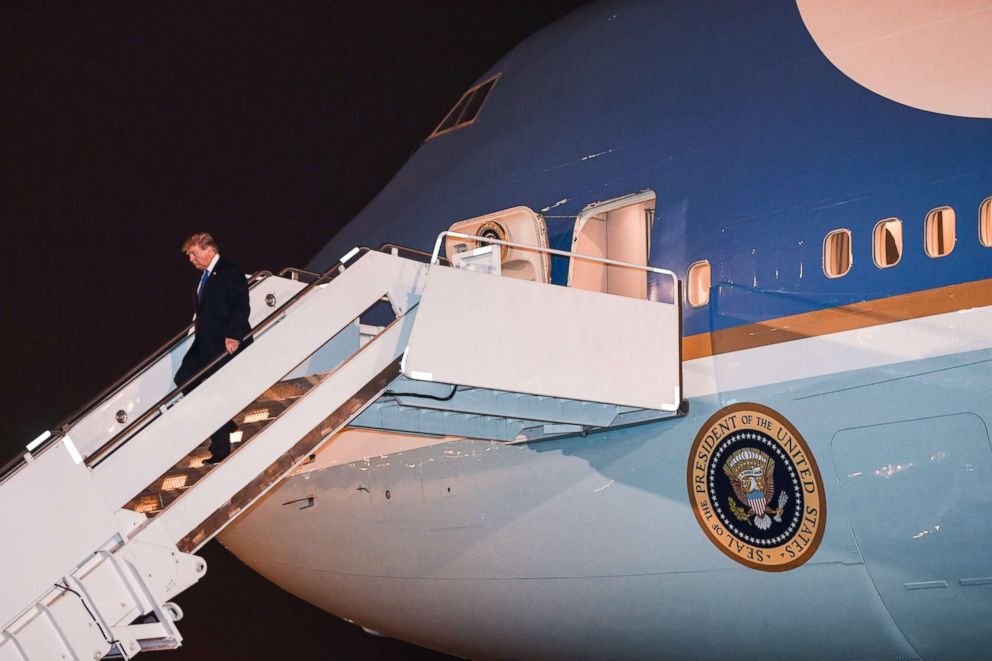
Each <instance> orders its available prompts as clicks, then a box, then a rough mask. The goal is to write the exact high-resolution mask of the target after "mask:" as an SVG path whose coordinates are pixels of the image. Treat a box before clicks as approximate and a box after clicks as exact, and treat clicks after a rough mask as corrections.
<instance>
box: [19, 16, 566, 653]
mask: <svg viewBox="0 0 992 661" xmlns="http://www.w3.org/2000/svg"><path fill="white" fill-rule="evenodd" d="M579 4H582V3H581V2H578V1H577V0H570V1H569V0H554V1H544V2H534V3H524V2H505V3H482V2H456V1H453V0H445V1H441V2H363V3H360V4H359V3H345V2H342V3H330V2H327V3H318V4H310V3H290V4H288V5H287V6H280V5H278V4H268V3H237V4H235V3H230V4H217V3H210V4H206V5H201V4H199V3H196V4H193V3H190V4H184V3H180V4H175V3H158V4H152V3H123V2H121V3H114V4H105V3H94V4H73V5H70V4H62V3H50V4H45V5H41V4H33V3H32V4H23V5H19V6H11V5H7V6H6V7H5V9H4V11H3V12H2V14H0V57H2V63H3V64H0V71H2V74H0V80H2V81H3V90H4V92H3V100H2V102H0V149H2V152H0V153H2V156H0V177H2V179H0V181H2V186H0V190H2V193H0V199H2V207H0V214H2V220H3V228H4V235H5V240H4V245H3V256H4V259H3V273H4V277H5V280H6V283H5V285H4V286H3V287H2V299H0V310H2V315H3V316H2V332H3V337H2V345H0V361H2V362H0V374H2V379H3V384H4V390H3V398H2V407H3V410H2V413H3V420H4V422H5V425H4V427H5V428H4V431H3V434H2V436H0V438H2V445H0V450H2V453H3V454H2V458H0V461H3V462H5V461H6V460H7V459H10V458H11V457H13V456H14V455H15V454H16V453H17V452H18V450H19V449H20V448H23V446H24V445H26V444H27V443H28V442H29V441H30V440H31V439H33V438H34V437H35V436H37V435H38V434H39V433H40V432H42V431H44V430H45V429H48V428H52V427H54V426H55V425H57V424H58V423H59V422H60V421H61V420H62V419H63V418H65V417H66V416H68V415H69V414H71V413H72V412H73V411H74V410H75V409H77V408H78V407H79V406H81V405H82V404H84V403H85V402H86V401H87V400H89V398H90V397H92V396H94V395H96V394H97V393H98V392H99V391H100V390H102V389H103V388H104V387H105V386H107V385H108V384H110V383H111V382H112V381H114V380H115V379H116V378H117V377H118V376H120V375H121V374H123V373H124V372H125V371H126V370H127V369H129V368H130V367H131V366H132V365H133V364H135V363H137V362H138V361H139V360H141V359H142V358H143V357H144V356H145V355H147V354H148V353H150V352H152V351H153V350H154V349H156V348H157V347H158V346H159V345H160V344H161V343H162V342H164V341H165V340H167V339H168V338H169V337H171V336H172V335H173V334H175V333H176V332H177V331H178V330H179V329H180V328H181V327H182V326H183V325H185V324H186V323H187V322H188V320H189V318H190V316H191V310H190V298H191V293H192V292H193V290H194V288H195V286H196V282H197V274H196V272H195V271H194V270H193V269H192V267H191V266H190V265H189V264H188V263H187V262H186V259H185V257H184V256H183V255H182V254H180V252H179V246H180V244H181V243H182V240H183V239H184V238H185V237H186V236H187V235H189V234H190V233H192V232H194V231H200V230H207V231H210V232H212V233H213V234H214V236H215V237H216V238H217V240H218V242H219V244H220V246H221V252H222V254H223V255H224V256H225V257H228V258H230V259H233V260H234V261H236V262H238V263H239V264H240V265H241V266H242V267H244V269H245V270H246V271H249V272H250V271H255V270H259V269H270V270H277V269H280V268H282V267H284V266H304V265H306V263H307V262H308V261H309V260H310V258H311V257H312V256H313V255H314V254H315V253H316V252H317V250H318V249H319V248H320V247H321V246H323V244H324V243H325V242H326V241H327V240H328V239H329V238H330V237H331V236H332V235H333V233H334V232H335V230H336V228H338V227H340V226H341V224H343V223H344V222H346V221H347V220H348V219H349V218H350V217H352V216H353V215H354V214H355V213H356V212H357V211H358V210H359V209H361V207H362V206H363V205H364V204H365V203H366V202H368V201H369V199H370V198H371V197H372V196H373V195H374V194H375V193H376V192H377V191H378V190H380V189H381V188H382V187H383V186H384V185H385V184H386V182H387V181H388V180H389V178H390V177H391V176H392V174H393V173H394V172H395V171H396V170H397V169H398V168H399V167H400V166H401V165H402V163H403V162H404V161H405V160H406V159H407V157H408V156H409V155H410V153H411V152H412V150H413V149H414V148H415V147H416V145H417V144H418V143H419V142H420V141H422V140H423V138H424V137H425V136H427V135H428V134H429V133H430V132H431V131H432V130H433V128H434V127H435V126H436V125H437V123H438V122H440V120H441V119H442V118H443V116H444V115H445V113H447V111H448V110H449V109H450V108H451V106H452V105H453V104H454V103H455V102H456V101H457V100H458V98H459V97H460V96H461V94H462V92H464V91H465V90H466V89H467V88H468V87H469V86H471V85H472V83H473V82H475V80H476V79H477V78H478V77H479V76H480V75H481V74H482V73H483V72H484V71H485V70H486V69H487V68H488V67H489V66H491V65H492V64H494V63H495V62H496V61H497V60H498V59H499V58H500V57H501V56H503V55H504V54H505V53H506V52H507V51H509V50H510V49H511V48H512V47H513V46H514V45H515V44H517V43H518V42H520V41H521V40H522V39H524V38H525V37H527V36H529V35H530V34H532V33H533V32H535V31H536V30H538V29H539V28H541V27H542V26H544V25H546V24H547V23H549V22H551V21H553V20H554V19H556V18H558V17H560V16H563V15H564V14H566V13H568V12H569V11H570V10H571V9H573V8H575V7H576V6H578V5H579ZM5 543H9V542H5ZM202 555H204V557H205V558H206V559H207V561H208V563H209V565H210V571H209V572H208V575H207V577H206V578H205V579H204V581H202V582H201V583H200V584H199V585H197V586H196V587H194V588H193V589H191V590H190V591H188V592H187V593H184V594H183V595H180V597H179V598H178V599H177V601H178V603H179V604H180V605H181V606H182V607H183V608H184V609H185V611H186V618H185V619H184V620H183V621H182V622H181V623H180V624H179V628H180V631H181V632H182V633H183V635H184V636H185V641H184V647H183V648H182V649H181V650H180V651H179V652H172V653H167V654H165V655H164V656H162V657H156V658H184V659H245V658H284V657H287V658H300V659H318V658H319V659H323V658H342V657H343V658H356V657H358V656H361V657H363V658H432V657H437V656H438V655H434V654H433V653H430V652H427V651H425V650H421V649H419V648H416V647H411V646H409V645H405V644H403V643H399V642H396V641H392V640H385V639H378V638H374V637H372V636H369V635H366V634H365V633H363V632H362V631H361V630H360V629H358V628H357V627H354V626H351V625H348V624H346V623H344V622H343V621H341V620H338V619H337V618H335V617H333V616H331V615H328V614H327V613H324V612H322V611H319V610H317V609H315V608H313V607H311V606H309V605H307V604H304V603H303V602H300V601H299V600H297V599H295V598H294V597H291V596H290V595H288V594H287V593H285V592H283V591H282V590H281V589H279V588H278V587H276V586H274V585H272V584H270V583H268V582H266V581H265V580H263V579H261V578H260V577H258V576H257V575H256V574H254V573H253V572H252V571H251V570H249V569H248V568H246V567H245V566H244V565H242V564H241V563H240V562H239V561H237V560H236V559H234V558H233V556H231V555H230V554H228V553H227V552H226V551H225V550H224V549H223V548H221V547H220V546H219V545H218V544H217V543H216V542H213V543H211V544H209V545H207V546H206V547H205V548H204V550H203V551H202ZM10 570H11V568H6V567H5V568H4V569H3V571H10Z"/></svg>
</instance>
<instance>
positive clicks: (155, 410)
mask: <svg viewBox="0 0 992 661" xmlns="http://www.w3.org/2000/svg"><path fill="white" fill-rule="evenodd" d="M368 252H371V250H370V249H369V248H367V247H365V246H358V247H356V248H352V249H351V250H350V251H348V253H347V254H345V255H344V256H343V257H342V258H341V259H340V260H338V261H337V262H336V263H335V264H334V265H332V266H331V267H330V268H329V269H327V270H326V271H324V272H323V273H321V274H320V277H318V278H317V279H316V280H314V281H313V282H311V283H309V284H308V285H307V286H305V287H303V288H302V289H300V290H299V291H298V292H296V293H295V294H294V295H293V296H292V297H290V298H289V299H288V300H287V301H286V302H285V303H283V304H282V305H280V306H279V307H278V308H276V309H275V310H273V311H272V312H271V313H270V314H269V315H268V316H267V317H266V318H265V319H263V320H262V321H261V322H259V323H258V325H256V326H255V327H254V328H252V329H251V330H250V331H249V332H248V334H247V335H245V336H244V337H243V338H242V339H241V343H242V344H244V342H245V341H246V340H248V339H249V338H254V337H255V336H256V335H259V334H261V333H263V332H264V331H266V330H268V328H269V327H270V326H272V325H273V324H274V323H275V322H276V321H278V320H279V319H281V317H282V314H284V313H285V312H287V311H288V310H289V309H290V308H292V307H293V306H295V305H296V304H297V303H298V302H299V301H300V299H302V298H303V297H304V296H306V295H307V294H308V293H309V292H310V291H311V290H312V289H314V288H315V287H317V286H320V285H322V284H325V283H327V282H331V281H332V280H334V279H335V278H336V277H337V276H338V275H340V274H342V273H344V271H345V265H346V264H347V263H348V262H349V261H351V260H352V259H353V258H354V257H355V256H356V255H362V256H364V255H365V254H366V253H368ZM227 357H228V356H227V354H226V353H222V354H220V355H218V356H217V357H216V358H214V359H213V360H211V361H210V362H209V363H207V364H206V365H204V366H203V367H202V368H200V369H199V370H198V371H197V372H196V373H195V374H193V376H191V377H190V378H189V379H187V380H186V381H184V382H183V383H181V384H179V385H177V386H176V387H175V388H174V389H173V390H171V391H170V392H169V393H168V394H167V395H166V396H165V397H163V398H162V399H160V400H159V401H158V402H156V403H155V404H154V405H152V406H150V407H149V408H148V410H146V411H145V412H144V413H143V414H141V415H140V416H138V417H137V418H135V420H134V421H133V422H131V423H130V424H129V425H128V426H127V427H125V428H124V429H122V430H120V431H119V432H117V433H116V434H115V435H114V436H113V437H112V438H111V439H110V440H108V441H107V442H106V443H104V444H103V445H101V446H100V447H99V448H97V449H96V450H95V451H93V452H92V453H90V454H89V455H88V456H87V457H85V462H86V465H87V466H89V467H90V468H93V467H95V466H96V465H98V464H99V463H100V462H101V461H103V460H104V459H106V458H107V457H109V456H110V455H111V454H113V453H114V452H116V451H117V450H118V449H119V448H120V447H122V446H123V445H125V444H126V443H127V441H128V440H129V439H130V438H131V437H132V436H133V433H134V431H135V430H137V429H138V427H139V426H141V427H143V426H144V425H145V423H146V422H148V421H150V420H151V419H152V418H153V417H157V416H158V415H159V414H160V413H161V411H162V408H163V407H166V406H167V405H168V404H170V403H171V402H173V401H174V400H176V398H177V394H178V393H180V392H182V390H183V389H184V388H186V387H187V386H189V385H191V384H193V383H196V382H197V381H199V380H200V379H201V378H203V377H204V376H205V375H206V374H208V373H209V372H210V370H212V369H213V368H214V367H215V366H216V365H217V364H218V363H219V362H221V361H222V360H224V359H225V358H227ZM54 438H55V436H54V435H53V437H52V439H49V441H48V443H51V442H53V441H54ZM0 480H2V478H0Z"/></svg>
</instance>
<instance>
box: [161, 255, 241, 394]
mask: <svg viewBox="0 0 992 661" xmlns="http://www.w3.org/2000/svg"><path fill="white" fill-rule="evenodd" d="M193 304H194V306H195V307H196V336H195V338H194V339H193V345H192V346H191V347H190V348H189V351H187V352H186V355H185V356H183V362H182V365H181V366H180V367H179V371H178V372H177V373H176V379H175V380H176V384H181V383H183V382H184V381H186V380H187V379H189V378H190V377H191V376H193V374H195V373H196V371H197V370H199V369H200V368H201V367H203V366H204V365H206V364H207V363H209V362H210V361H211V360H213V359H214V358H216V357H217V356H219V355H221V354H223V353H224V351H225V346H224V340H225V339H226V338H231V339H234V340H238V341H239V342H242V340H243V339H244V337H245V336H246V335H247V334H248V332H249V331H251V325H250V324H249V323H248V314H249V313H250V312H251V306H250V304H249V299H248V281H247V280H246V279H245V275H244V273H243V272H242V271H241V269H240V268H239V267H238V266H237V265H235V264H233V263H232V262H229V261H227V260H226V259H224V258H220V259H218V260H217V264H216V266H214V270H213V271H211V272H210V277H209V278H207V282H206V284H204V285H203V292H202V296H200V297H199V300H197V296H196V292H195V291H194V292H193ZM250 343H251V340H250V339H249V341H248V342H242V345H241V347H239V350H240V349H242V348H244V347H245V346H247V345H248V344H250ZM223 362H226V361H223ZM221 364H223V363H221ZM217 367H218V369H219V368H220V365H218V366H217ZM194 385H195V384H194ZM190 389H191V388H190Z"/></svg>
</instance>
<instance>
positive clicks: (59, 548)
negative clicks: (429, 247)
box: [0, 239, 681, 661]
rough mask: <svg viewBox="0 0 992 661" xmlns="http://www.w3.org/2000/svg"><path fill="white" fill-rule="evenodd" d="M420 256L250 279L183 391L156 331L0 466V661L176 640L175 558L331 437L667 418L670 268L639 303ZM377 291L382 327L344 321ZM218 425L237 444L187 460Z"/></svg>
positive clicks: (184, 576)
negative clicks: (199, 460)
mask: <svg viewBox="0 0 992 661" xmlns="http://www.w3.org/2000/svg"><path fill="white" fill-rule="evenodd" d="M439 241H440V239H439ZM492 243H500V242H498V241H492ZM545 250H546V249H545ZM549 252H556V251H549ZM356 255H358V256H356ZM433 261H434V263H433V264H431V265H428V264H424V263H421V262H418V261H415V260H411V259H405V258H402V257H399V256H398V255H397V254H395V251H393V254H385V253H382V252H372V251H367V250H363V251H358V250H355V251H352V252H351V253H349V254H348V255H346V256H345V257H344V258H343V259H342V261H341V262H339V263H338V264H336V265H335V266H334V267H332V268H331V269H330V270H329V271H328V272H326V273H325V274H324V275H323V276H321V277H320V278H319V279H318V280H315V281H314V282H312V283H310V284H309V285H307V286H305V287H304V285H303V283H301V282H298V281H296V280H295V279H292V278H283V277H275V276H268V277H263V278H261V279H260V280H259V282H257V283H256V284H255V286H254V287H253V288H252V292H251V296H252V311H253V312H252V323H253V325H254V328H253V330H252V336H253V338H254V342H253V343H252V344H251V345H250V346H247V347H246V348H245V349H244V350H243V351H241V352H240V353H239V354H238V355H236V356H235V357H234V358H233V359H232V360H231V361H230V362H228V363H227V364H226V365H224V366H223V368H221V369H219V370H217V371H216V372H215V373H213V374H212V375H210V376H209V377H208V378H206V379H205V380H204V381H203V382H202V383H201V384H200V385H199V386H197V387H196V389H195V390H193V391H192V392H190V393H189V394H188V395H186V396H182V395H180V394H179V391H178V389H176V390H174V389H173V388H172V383H171V379H172V375H173V374H174V373H175V370H176V368H177V367H178V364H179V363H178V361H179V359H180V358H181V356H182V355H183V353H184V352H185V350H186V348H187V347H188V342H189V339H188V338H186V337H185V336H183V335H181V336H177V338H176V339H175V341H174V342H173V343H172V344H171V345H169V346H167V347H166V348H165V349H164V350H162V351H160V352H158V353H157V354H156V356H154V357H153V359H150V360H148V361H145V363H143V365H142V366H141V369H139V370H136V371H135V372H133V373H132V374H131V375H129V376H128V378H127V379H125V380H124V381H123V382H121V383H119V384H115V387H114V388H112V389H111V390H110V391H109V393H107V394H106V396H104V397H102V398H101V399H100V400H98V401H96V402H94V403H93V404H92V405H90V406H88V407H87V409H86V410H85V411H84V412H83V413H82V414H80V415H77V416H75V417H74V418H73V419H72V420H70V421H69V423H67V425H65V426H64V427H63V428H61V429H60V430H59V431H58V432H57V433H55V434H54V435H52V436H51V437H50V438H47V439H45V440H39V441H36V442H35V443H32V444H31V445H30V446H29V449H28V452H27V453H26V454H24V455H23V456H22V457H20V458H18V459H17V460H15V462H12V464H10V465H8V467H7V468H6V469H5V470H4V471H3V472H2V473H0V520H2V521H3V525H4V533H5V534H4V536H3V542H2V544H3V548H4V552H3V554H2V560H0V562H2V563H3V568H2V571H0V625H2V626H3V628H2V630H0V631H2V638H0V661H7V660H18V661H21V660H23V659H32V660H34V659H45V660H47V659H93V658H103V657H104V656H107V655H114V656H121V657H124V658H131V657H132V656H134V655H135V654H137V653H138V652H140V651H143V650H154V649H170V648H174V647H177V646H178V645H179V644H180V642H181V640H182V637H181V635H180V633H179V631H178V630H177V628H176V625H175V621H177V620H178V619H179V617H181V610H179V608H178V606H176V605H175V604H173V603H172V602H171V599H172V598H173V597H174V596H175V595H177V594H178V593H180V592H182V591H183V590H185V589H186V588H188V587H190V586H191V585H193V584H194V583H195V582H197V581H198V580H199V579H200V578H202V576H203V575H204V574H205V572H206V564H205V562H204V561H203V560H202V559H201V558H199V557H197V556H196V555H194V553H195V551H196V550H197V549H198V548H199V547H201V546H202V545H203V544H205V543H206V542H207V541H209V540H210V539H211V538H212V537H213V536H215V535H216V534H217V533H219V532H220V531H221V530H222V529H223V528H224V527H225V526H226V525H228V524H229V523H230V522H231V521H232V520H233V519H234V518H235V517H237V516H238V515H239V514H240V513H241V512H243V511H245V510H246V509H247V508H248V507H249V506H250V505H251V504H252V503H253V502H254V501H255V500H257V499H258V498H259V497H261V496H262V495H263V494H265V493H266V491H268V490H269V489H270V488H271V487H273V486H274V485H275V484H276V483H277V482H278V481H279V480H280V479H282V478H283V477H284V476H285V475H286V474H287V473H288V472H289V471H291V470H292V469H293V467H294V466H296V465H297V464H299V463H301V462H302V461H305V460H306V459H307V457H308V456H310V455H311V454H312V453H314V452H315V451H316V450H317V449H318V448H319V447H320V446H321V445H322V444H323V443H325V442H327V441H328V440H329V439H330V438H332V437H333V436H334V435H335V434H336V433H337V432H338V431H340V430H341V429H343V428H344V427H345V426H346V425H349V424H355V425H362V426H369V427H374V428H379V429H389V430H393V429H399V430H404V431H409V432H412V433H419V434H442V433H443V434H455V435H459V436H465V437H471V438H491V439H496V440H502V441H509V442H521V441H528V440H535V439H539V438H543V437H548V436H553V435H556V434H562V433H573V432H575V431H581V430H585V429H588V428H591V427H602V426H608V425H614V424H626V423H629V422H637V421H640V420H644V419H653V418H658V417H666V416H671V415H675V414H677V412H678V409H679V406H680V404H681V362H680V359H679V350H680V346H681V333H680V320H679V305H678V297H677V291H678V286H677V281H676V280H675V278H674V275H672V274H670V273H669V272H663V271H660V270H658V269H654V271H657V272H659V273H664V274H665V275H666V277H671V279H672V291H673V292H675V293H674V294H673V297H672V298H673V300H672V301H671V302H668V303H658V302H651V301H644V300H635V299H630V298H623V297H619V296H613V295H609V294H599V293H593V292H586V291H579V290H572V289H569V288H566V287H557V286H552V285H545V284H538V283H534V282H525V281H519V280H511V279H509V278H499V277H494V276H492V275H485V274H482V273H475V272H471V271H469V270H463V269H454V268H448V267H444V266H441V265H439V264H437V261H438V259H437V257H436V254H435V259H434V260H433ZM632 268H642V269H650V267H633V266H632ZM286 299H288V301H286V302H285V303H283V304H282V305H281V306H279V307H276V306H277V304H278V303H279V302H280V301H283V300H286ZM381 301H388V304H389V308H390V310H391V316H392V317H393V320H392V321H391V322H389V323H387V324H386V325H385V326H382V327H381V328H370V327H368V326H366V325H363V324H362V321H363V315H364V314H365V313H367V312H368V311H370V310H373V311H374V310H376V309H377V308H381V307H382V303H380V302H381ZM273 308H275V311H274V312H273ZM618 320H622V326H621V329H622V332H623V339H622V341H617V340H618V338H617V335H616V333H617V323H618ZM476 346H483V347H486V346H499V347H500V348H501V351H500V354H499V355H498V356H494V355H492V353H488V354H487V352H486V351H478V350H477V349H476ZM576 355H583V356H585V358H584V359H583V362H582V365H581V373H580V375H578V377H579V378H577V375H576V374H575V364H574V357H575V356H576ZM205 371H206V370H205ZM194 378H195V377H194ZM439 393H443V394H439ZM231 419H235V420H237V421H238V423H239V424H240V425H241V427H242V431H243V433H244V434H245V437H244V438H243V440H242V442H241V443H240V444H239V446H238V448H237V450H236V451H235V452H233V453H232V454H231V456H230V457H228V458H227V459H226V460H225V461H223V462H222V463H220V464H217V465H215V466H213V467H212V468H209V467H203V466H197V465H196V461H195V458H194V457H195V454H196V452H197V451H198V447H199V446H201V444H202V442H203V440H204V439H205V438H207V437H208V436H209V435H210V434H211V433H212V432H213V431H214V430H215V429H217V428H219V427H220V426H221V425H222V424H223V423H224V422H226V421H227V420H231ZM208 468H209V470H208ZM170 479H171V480H173V481H172V482H171V483H169V484H173V485H176V484H180V483H182V484H181V486H180V487H176V488H173V489H172V490H171V491H170V490H169V487H168V486H167V483H168V482H169V480H170ZM165 491H169V493H170V495H169V497H168V498H163V497H162V494H163V493H164V492H165ZM143 494H144V496H143ZM142 497H147V498H157V499H158V500H155V501H154V502H155V503H157V504H156V505H153V506H150V507H143V506H142V503H143V500H142Z"/></svg>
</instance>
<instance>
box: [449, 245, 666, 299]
mask: <svg viewBox="0 0 992 661" xmlns="http://www.w3.org/2000/svg"><path fill="white" fill-rule="evenodd" d="M446 236H450V237H453V238H456V239H469V240H471V241H479V242H483V243H491V244H496V245H500V246H507V247H510V248H520V249H522V250H532V251H534V252H543V253H547V254H549V255H559V256H561V257H568V258H572V259H587V260H589V261H592V262H600V263H601V264H609V265H610V266H621V267H625V268H632V269H639V270H641V271H647V272H650V273H657V274H659V275H664V276H668V277H670V278H671V279H672V296H673V297H676V301H675V302H676V303H677V302H678V300H677V297H678V284H679V277H678V276H677V275H675V272H674V271H669V270H668V269H663V268H658V267H657V266H651V265H649V264H631V263H630V262H621V261H619V260H616V259H608V258H606V257H594V256H593V255H583V254H581V253H576V252H568V251H566V250H558V249H557V248H545V247H543V246H535V245H533V244H529V243H516V242H513V241H501V240H499V239H493V238H490V237H487V236H478V235H476V234H463V233H461V232H452V231H450V230H445V231H444V232H441V233H440V234H438V235H437V240H436V241H435V242H434V252H433V253H431V264H437V263H439V260H440V259H443V258H442V257H440V253H441V243H442V241H443V240H444V237H446Z"/></svg>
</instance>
